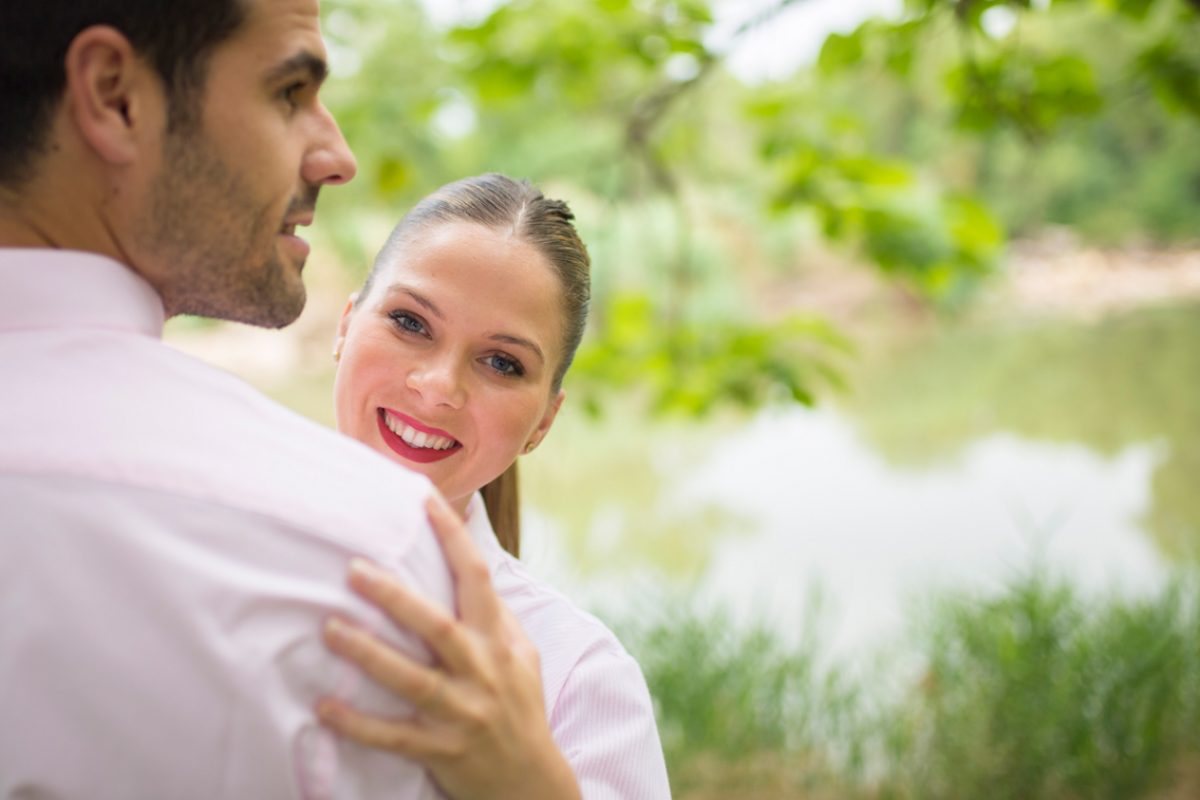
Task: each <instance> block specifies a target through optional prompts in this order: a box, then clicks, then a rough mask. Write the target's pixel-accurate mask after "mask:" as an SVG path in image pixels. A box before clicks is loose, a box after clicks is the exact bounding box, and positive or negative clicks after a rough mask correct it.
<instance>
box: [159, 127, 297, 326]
mask: <svg viewBox="0 0 1200 800" xmlns="http://www.w3.org/2000/svg"><path fill="white" fill-rule="evenodd" d="M312 195H313V197H312V202H313V203H315V188H314V189H313V190H312ZM294 202H295V201H294ZM276 213H278V212H276V211H274V210H273V209H272V207H271V206H269V205H263V201H262V200H261V199H260V198H256V197H255V194H254V192H253V191H252V190H251V187H250V186H249V185H248V184H247V183H246V182H245V181H244V180H243V179H242V178H241V176H240V175H239V174H238V173H237V172H236V171H235V170H233V169H231V168H230V167H229V166H228V165H227V164H226V163H225V162H224V160H223V159H222V158H221V156H220V154H219V153H218V152H217V150H216V148H215V147H214V146H213V144H212V143H211V141H209V139H208V138H207V137H206V136H205V134H204V133H203V132H202V131H195V130H177V131H173V132H170V133H168V135H167V137H166V141H165V143H164V146H163V169H162V172H161V173H160V174H159V175H158V177H157V178H156V179H155V181H154V184H153V186H152V187H151V191H150V208H149V210H148V213H147V215H146V217H145V218H144V222H143V224H142V225H141V226H140V228H141V230H140V231H139V233H140V236H139V239H140V242H141V244H142V246H143V248H144V249H145V250H146V251H148V252H150V253H153V254H154V257H155V258H156V260H159V261H160V263H161V264H162V268H163V270H164V274H165V275H166V276H167V277H166V278H165V279H164V280H163V281H162V282H161V285H159V286H156V287H155V288H156V289H158V291H159V294H160V295H161V296H162V300H163V307H164V308H165V310H166V313H167V315H168V316H174V315H176V314H194V315H197V316H203V317H213V318H215V319H224V320H230V321H234V322H244V323H248V324H250V325H258V326H261V327H265V328H282V327H284V326H286V325H288V324H290V323H292V322H294V321H295V319H296V318H297V317H298V316H300V312H301V311H303V310H304V303H305V299H306V295H305V289H304V283H303V281H301V279H300V275H299V265H297V266H295V267H294V266H292V265H290V264H287V263H285V262H284V261H283V260H282V259H281V258H280V255H279V252H278V250H277V247H276V242H277V238H276V237H277V235H278V234H279V231H280V226H281V224H282V222H283V220H282V218H275V214H276Z"/></svg>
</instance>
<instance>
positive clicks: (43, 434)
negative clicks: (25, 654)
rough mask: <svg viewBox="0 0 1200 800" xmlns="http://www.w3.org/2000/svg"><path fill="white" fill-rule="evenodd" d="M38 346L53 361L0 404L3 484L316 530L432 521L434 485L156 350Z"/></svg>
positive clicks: (144, 345) (105, 338)
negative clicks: (205, 506) (96, 490)
mask: <svg viewBox="0 0 1200 800" xmlns="http://www.w3.org/2000/svg"><path fill="white" fill-rule="evenodd" d="M27 346H29V347H34V348H41V349H43V350H44V352H41V353H30V352H24V353H23V355H22V360H23V361H24V362H25V363H30V362H31V361H32V362H33V363H36V364H37V365H38V375H37V376H36V379H28V380H24V381H18V382H17V384H16V385H15V386H14V387H13V391H12V392H9V393H6V396H5V397H4V398H3V399H0V434H2V435H0V470H3V471H10V472H12V471H16V472H25V473H31V474H37V473H43V474H46V473H48V474H70V475H77V476H84V477H86V476H90V477H97V478H102V479H104V480H109V481H112V482H115V483H122V484H128V485H132V486H138V487H140V488H146V489H155V490H159V491H166V492H170V493H175V494H179V495H181V496H187V497H192V498H196V499H201V500H206V501H209V502H219V503H223V504H226V505H230V506H233V507H241V508H244V509H245V510H247V511H250V512H254V513H262V514H269V515H271V516H274V517H277V518H281V519H284V520H286V521H291V522H293V523H297V524H302V525H306V526H307V525H317V526H320V527H327V526H329V525H335V524H337V523H338V522H339V521H341V524H343V525H353V524H355V523H357V524H360V525H361V524H363V523H364V522H369V521H372V520H376V519H378V520H386V519H389V518H390V519H393V520H395V519H396V517H397V516H401V517H403V518H405V519H413V518H417V517H418V516H420V515H421V507H422V501H423V498H424V497H425V495H426V494H427V493H428V483H427V482H426V481H425V479H424V478H423V477H421V476H419V475H416V474H415V473H411V472H409V471H406V470H404V469H402V468H400V467H399V466H397V465H394V464H392V463H390V462H388V461H387V460H386V459H384V458H383V457H381V456H379V455H378V454H377V453H374V452H373V451H371V450H370V449H369V448H367V447H365V446H363V445H361V444H359V443H357V442H354V441H352V440H350V439H348V438H346V437H344V436H341V435H340V434H338V433H336V432H335V431H332V430H329V429H327V428H324V427H323V426H320V425H318V424H316V423H314V422H312V421H311V420H308V419H306V418H304V417H302V416H300V415H299V414H296V413H294V412H292V411H290V410H289V409H287V408H285V407H283V406H282V405H280V404H279V403H277V402H275V401H273V400H271V399H269V398H267V397H266V396H264V395H263V394H262V393H261V392H259V391H258V390H256V389H254V388H253V387H251V386H249V385H248V384H246V383H245V382H244V381H242V380H241V379H239V378H237V377H235V376H233V375H230V374H229V373H226V372H224V371H222V370H219V369H216V368H214V367H211V366H209V365H207V364H204V363H203V362H200V361H198V360H197V359H195V358H193V357H191V356H188V355H186V354H183V353H181V352H179V351H177V350H175V349H173V348H171V347H169V346H166V345H164V344H162V343H161V342H159V341H157V340H155V339H153V338H149V337H130V336H127V335H123V334H120V333H114V334H111V335H107V334H104V333H103V332H99V333H95V332H94V333H91V334H89V335H88V336H86V337H84V336H81V335H71V334H60V335H51V334H47V335H43V336H39V337H37V338H36V340H31V341H30V342H29V343H27ZM4 357H5V354H4V351H3V349H2V348H0V366H3V362H4ZM393 524H395V523H393Z"/></svg>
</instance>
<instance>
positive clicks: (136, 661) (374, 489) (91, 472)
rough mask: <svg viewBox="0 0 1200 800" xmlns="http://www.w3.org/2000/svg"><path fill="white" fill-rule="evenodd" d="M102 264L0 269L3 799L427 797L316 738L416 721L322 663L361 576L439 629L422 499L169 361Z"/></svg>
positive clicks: (67, 262) (401, 763)
mask: <svg viewBox="0 0 1200 800" xmlns="http://www.w3.org/2000/svg"><path fill="white" fill-rule="evenodd" d="M162 324H163V311H162V305H161V302H160V301H159V298H158V296H157V295H156V294H155V293H154V291H153V290H152V289H151V288H150V286H149V285H147V284H146V283H145V282H144V281H142V280H141V279H140V278H139V277H137V276H136V275H135V274H134V273H133V272H131V271H129V270H128V269H126V268H125V267H123V266H122V265H120V264H117V263H115V262H113V261H111V260H108V259H105V258H101V257H98V256H95V255H89V254H83V253H73V252H62V251H49V250H12V249H9V250H0V370H2V371H3V375H4V378H3V384H2V385H3V388H2V389H0V798H10V797H12V798H17V797H21V798H26V797H28V798H33V797H37V798H89V800H106V799H109V798H111V800H138V799H139V798H146V800H172V799H173V798H181V799H182V798H196V799H197V800H200V799H201V798H203V799H204V800H214V799H216V798H229V799H230V800H235V799H236V800H249V798H254V799H255V800H271V799H272V798H382V797H388V798H433V797H437V796H439V795H438V793H437V792H436V790H435V788H434V787H433V785H432V783H431V782H430V780H429V779H428V777H427V776H426V774H425V773H424V771H423V770H422V769H420V768H419V767H418V766H417V765H415V764H414V763H412V762H409V761H406V760H404V759H401V758H398V757H396V756H394V755H391V754H388V753H383V752H378V751H372V750H368V749H366V748H362V747H359V746H357V745H354V744H351V743H346V742H343V741H338V740H336V739H335V737H333V736H331V735H330V734H328V733H327V732H326V731H324V730H323V729H322V728H320V727H319V726H317V725H316V724H315V722H314V716H313V713H312V705H313V703H314V701H315V700H316V698H317V697H318V696H320V695H321V694H323V693H325V692H327V691H332V692H333V693H336V694H338V695H340V696H341V697H343V698H345V699H347V700H348V701H349V702H351V703H353V704H355V705H358V706H361V707H363V708H367V709H370V710H372V711H374V712H375V713H379V714H404V713H406V712H408V711H409V710H410V709H408V708H407V706H406V705H405V704H404V703H403V702H401V701H399V700H398V699H396V698H395V697H393V696H392V695H390V694H389V693H388V692H386V691H384V690H382V689H380V688H378V687H376V686H375V685H374V684H373V683H371V682H369V681H366V680H365V679H363V678H362V677H361V676H360V675H359V674H358V673H357V672H356V671H355V670H354V669H353V668H351V667H349V666H348V665H347V664H346V663H345V662H343V661H341V660H339V659H337V658H335V657H334V656H332V655H331V654H330V653H328V652H327V651H326V649H325V648H324V646H323V645H322V643H321V640H320V626H321V622H322V620H323V619H324V618H325V617H327V616H328V615H330V614H334V613H337V614H343V615H346V616H349V617H353V618H355V619H357V620H359V621H361V622H363V623H364V624H366V625H368V626H370V627H372V628H374V629H375V630H376V631H377V632H379V633H380V634H381V635H383V636H384V637H385V638H388V639H390V640H391V641H393V642H394V643H396V644H397V646H399V647H401V648H402V649H404V650H405V651H407V652H409V653H412V654H414V655H415V656H416V657H418V658H425V659H427V658H428V654H427V652H426V651H425V649H424V648H423V646H421V645H420V644H419V643H417V642H415V641H413V640H411V639H407V638H403V637H401V636H399V635H397V634H395V633H394V632H393V629H392V627H391V626H390V625H388V624H387V623H386V621H385V620H384V618H383V617H382V616H381V615H380V614H379V613H378V612H376V611H374V610H373V609H371V608H370V607H368V606H367V605H366V604H364V603H362V602H360V601H358V600H357V599H356V598H355V597H354V596H353V595H352V594H351V593H350V592H349V591H348V590H347V589H346V588H345V568H346V565H347V562H348V560H349V559H350V558H351V557H352V556H354V555H364V556H366V557H368V558H370V559H373V560H375V561H377V562H379V563H380V564H383V565H385V566H387V567H389V568H390V569H392V570H394V571H395V572H396V573H397V574H398V575H399V576H400V577H401V579H402V580H404V581H405V582H406V583H407V584H408V585H411V586H416V587H419V588H421V589H422V590H424V591H425V592H426V593H427V594H428V595H429V596H431V597H433V598H434V599H435V600H436V601H438V602H441V603H443V604H449V603H450V602H451V596H452V595H451V585H450V579H449V575H448V573H447V570H446V567H445V564H444V561H443V559H442V557H441V553H440V550H439V548H438V545H437V542H436V540H435V539H434V538H433V537H432V535H431V534H430V532H429V530H428V526H427V523H426V521H425V516H424V509H423V501H424V498H425V496H426V494H427V492H428V488H427V487H428V484H427V483H426V482H425V481H424V479H422V478H419V477H417V476H415V475H413V474H410V473H407V472H404V471H403V470H400V469H398V468H396V467H395V466H393V465H391V464H390V463H389V462H388V461H387V460H386V459H384V458H382V457H380V456H379V455H377V454H375V453H373V452H372V451H370V450H369V449H368V448H366V447H364V446H362V445H359V444H357V443H355V442H352V441H350V440H348V439H346V438H344V437H342V436H340V435H338V434H336V433H334V432H333V431H329V430H326V429H324V428H322V427H320V426H318V425H316V424H314V423H311V422H309V421H307V420H305V419H303V418H301V417H299V416H297V415H295V414H293V413H291V412H289V411H287V410H285V409H283V408H281V407H280V406H278V405H276V404H275V403H273V402H271V401H269V400H267V399H266V398H264V397H263V396H262V395H260V394H259V393H258V392H256V391H255V390H253V389H251V388H250V387H249V386H247V385H246V384H244V383H243V382H241V381H240V380H238V379H236V378H234V377H232V376H231V375H228V374H226V373H224V372H221V371H219V370H216V369H213V368H211V367H209V366H206V365H205V364H203V363H201V362H198V361H196V360H194V359H192V358H190V357H188V356H185V355H183V354H181V353H179V352H177V351H175V350H174V349H172V348H170V347H168V346H166V345H164V344H163V343H162V342H161V341H160V339H159V336H160V334H161V331H162Z"/></svg>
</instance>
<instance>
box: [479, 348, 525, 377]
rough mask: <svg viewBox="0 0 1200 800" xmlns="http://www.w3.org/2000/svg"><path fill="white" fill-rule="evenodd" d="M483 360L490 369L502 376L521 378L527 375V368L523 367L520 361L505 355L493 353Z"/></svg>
mask: <svg viewBox="0 0 1200 800" xmlns="http://www.w3.org/2000/svg"><path fill="white" fill-rule="evenodd" d="M483 360H484V362H485V363H486V364H487V365H488V366H489V367H491V368H492V369H493V370H495V371H496V372H498V373H500V374H501V375H509V376H512V377H514V378H519V377H521V376H522V375H524V374H525V367H523V366H521V362H520V361H517V360H516V359H515V358H509V357H508V356H506V355H504V354H503V353H492V354H491V355H489V356H487V357H485V358H484V359H483Z"/></svg>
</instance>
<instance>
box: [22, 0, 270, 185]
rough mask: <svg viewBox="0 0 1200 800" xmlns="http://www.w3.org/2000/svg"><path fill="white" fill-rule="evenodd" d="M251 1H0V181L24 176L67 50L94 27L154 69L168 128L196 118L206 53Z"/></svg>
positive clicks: (39, 148) (54, 102)
mask: <svg viewBox="0 0 1200 800" xmlns="http://www.w3.org/2000/svg"><path fill="white" fill-rule="evenodd" d="M254 1H255V0H0V185H3V186H9V187H15V186H17V185H19V184H20V183H21V182H22V181H24V180H25V179H27V178H28V177H29V176H30V174H31V173H32V170H33V166H34V164H35V162H36V160H37V157H38V156H40V155H41V154H42V153H43V152H44V150H45V148H46V145H47V139H48V137H49V127H50V122H51V119H52V118H53V114H54V110H55V109H56V108H57V107H58V103H59V102H60V101H61V99H62V96H63V92H64V91H65V89H66V79H67V76H66V69H65V66H64V62H65V60H66V55H67V49H68V48H69V47H70V44H71V42H72V40H74V38H75V37H76V36H77V35H78V34H79V33H80V32H82V31H84V30H86V29H87V28H89V27H92V26H93V25H107V26H111V27H113V28H115V29H116V30H118V31H120V32H121V33H122V34H124V36H125V37H126V38H127V39H128V40H129V42H130V44H131V45H132V47H133V49H134V50H135V51H136V52H137V53H138V54H139V55H140V56H142V57H143V58H144V59H146V61H147V62H148V63H150V64H151V65H152V66H153V67H154V69H155V70H156V71H157V73H158V75H159V77H161V78H162V81H163V85H164V87H165V89H166V92H167V97H168V99H169V101H170V110H169V117H168V128H169V129H170V130H181V129H186V128H187V127H188V126H189V125H190V124H192V123H193V122H194V121H195V120H196V118H197V116H198V109H199V105H200V95H201V91H202V89H203V87H204V79H205V75H206V70H205V67H206V65H207V59H208V56H209V55H210V54H211V52H212V50H213V49H214V48H215V47H216V45H218V44H220V43H221V42H222V41H224V40H226V39H228V38H229V36H230V35H232V34H233V32H234V31H236V30H237V29H238V28H239V27H240V26H241V24H242V22H243V21H244V20H245V18H246V14H247V7H248V3H250V2H254Z"/></svg>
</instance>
